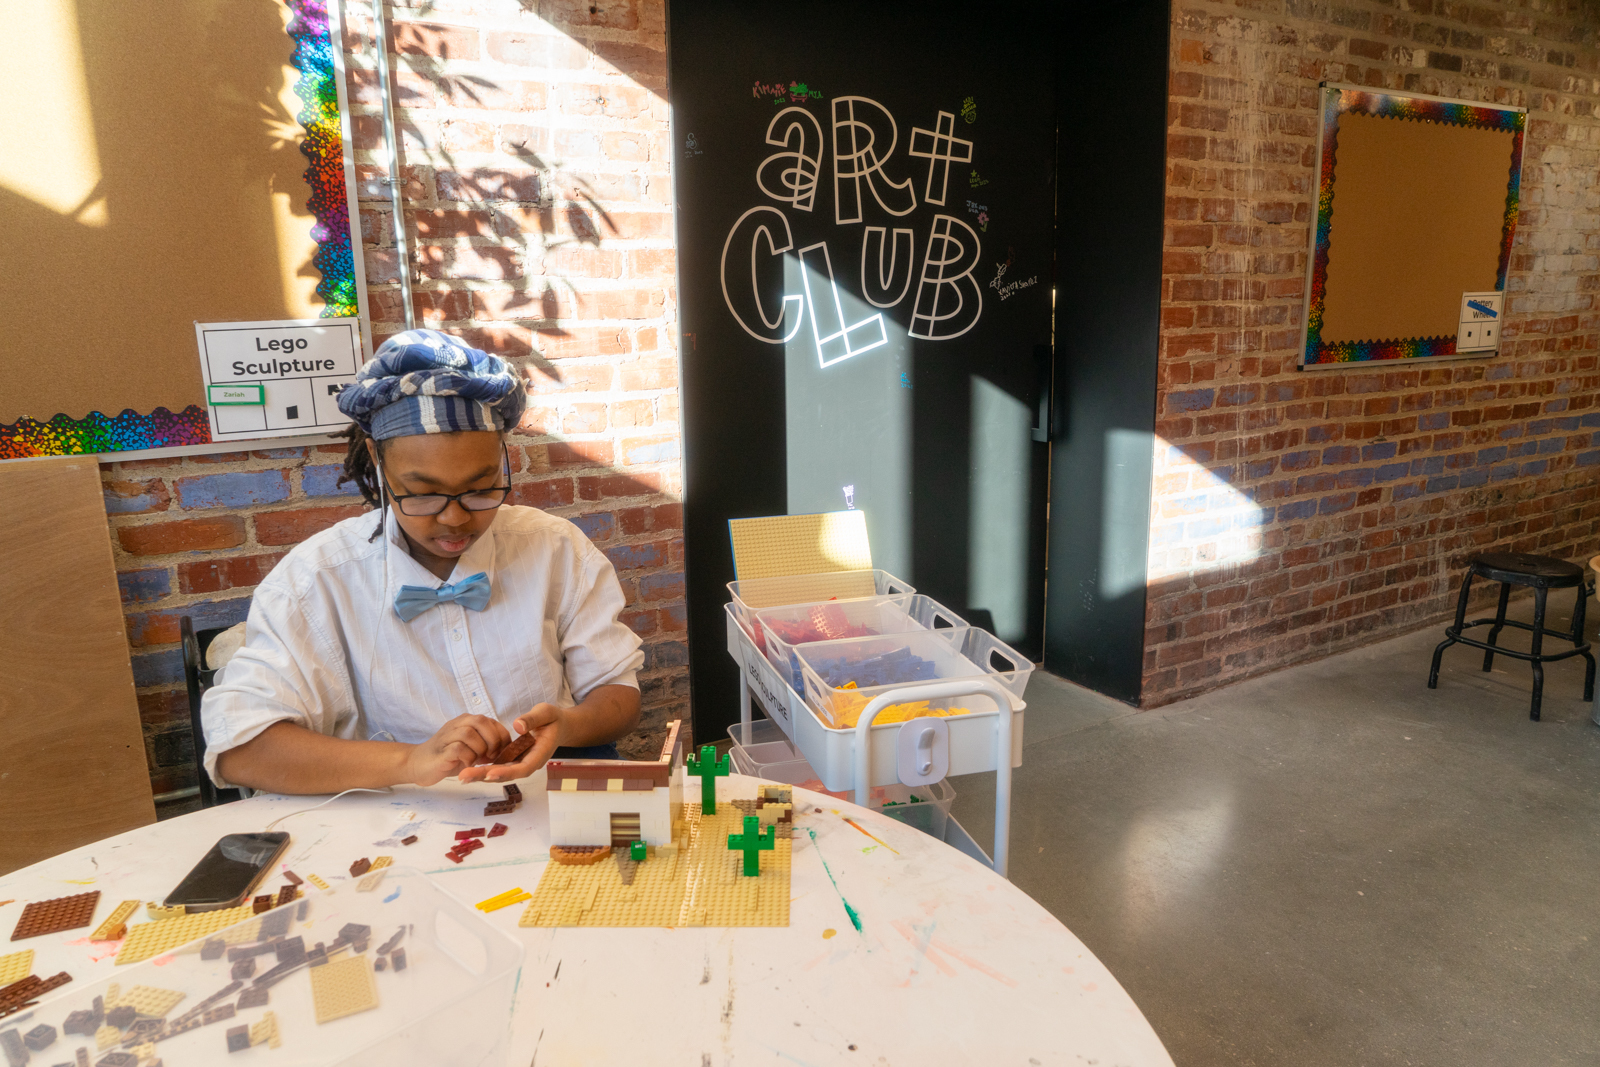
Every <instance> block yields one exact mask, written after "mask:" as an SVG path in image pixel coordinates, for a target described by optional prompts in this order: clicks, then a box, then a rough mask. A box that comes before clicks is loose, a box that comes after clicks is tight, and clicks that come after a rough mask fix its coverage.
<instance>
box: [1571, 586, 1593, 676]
mask: <svg viewBox="0 0 1600 1067" xmlns="http://www.w3.org/2000/svg"><path fill="white" fill-rule="evenodd" d="M1588 608H1589V590H1588V588H1587V587H1586V586H1583V585H1580V586H1578V604H1577V606H1576V607H1575V608H1573V610H1572V643H1573V644H1575V645H1581V644H1583V643H1584V641H1583V624H1584V621H1585V615H1586V614H1587V613H1588ZM1583 660H1584V671H1583V699H1585V700H1593V699H1594V656H1593V655H1591V654H1590V653H1588V652H1585V653H1584V654H1583Z"/></svg>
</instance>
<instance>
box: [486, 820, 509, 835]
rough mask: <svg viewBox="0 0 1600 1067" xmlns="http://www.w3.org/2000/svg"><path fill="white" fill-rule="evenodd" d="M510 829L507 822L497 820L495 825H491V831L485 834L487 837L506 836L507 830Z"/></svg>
mask: <svg viewBox="0 0 1600 1067" xmlns="http://www.w3.org/2000/svg"><path fill="white" fill-rule="evenodd" d="M509 829H510V827H508V826H507V825H506V824H505V823H503V822H497V823H495V824H494V825H493V826H491V827H489V832H488V833H487V834H484V836H485V837H504V836H505V833H506V831H507V830H509Z"/></svg>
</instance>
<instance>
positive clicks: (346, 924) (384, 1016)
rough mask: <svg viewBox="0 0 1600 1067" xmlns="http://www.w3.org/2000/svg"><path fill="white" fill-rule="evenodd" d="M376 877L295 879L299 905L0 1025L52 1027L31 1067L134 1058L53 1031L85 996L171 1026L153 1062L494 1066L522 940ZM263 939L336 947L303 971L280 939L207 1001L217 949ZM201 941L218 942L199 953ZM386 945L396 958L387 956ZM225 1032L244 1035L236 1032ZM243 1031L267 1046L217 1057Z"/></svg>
mask: <svg viewBox="0 0 1600 1067" xmlns="http://www.w3.org/2000/svg"><path fill="white" fill-rule="evenodd" d="M374 873H377V872H374ZM382 873H383V878H382V879H381V881H379V882H378V884H377V886H376V887H375V888H373V889H371V890H369V891H366V892H362V891H359V890H358V889H357V888H356V885H357V884H359V880H358V882H355V883H346V884H343V885H340V886H337V887H336V888H334V889H332V890H328V891H320V892H319V891H318V890H316V889H314V888H313V887H312V886H311V885H309V884H307V885H305V886H303V887H302V888H303V889H304V891H305V894H306V895H305V897H304V898H303V899H301V900H299V901H296V902H294V903H292V904H286V905H284V906H283V907H281V908H274V909H272V910H271V911H268V912H265V913H263V914H261V915H256V916H253V917H252V918H249V919H246V920H244V921H243V922H241V923H237V924H235V925H234V926H230V927H226V928H224V929H222V930H218V931H215V932H213V933H210V934H207V935H205V936H204V937H201V938H199V939H197V940H195V941H192V942H190V943H189V944H187V945H182V946H175V947H173V948H171V949H168V950H166V951H164V952H162V953H160V954H158V955H156V956H155V957H153V958H151V959H148V960H145V961H144V962H142V963H136V964H131V965H124V966H121V967H117V968H116V969H115V970H114V971H113V972H112V973H111V974H110V975H109V976H108V977H106V978H105V979H103V980H101V981H98V982H92V983H82V984H80V983H77V982H74V983H72V984H71V985H69V986H67V987H65V988H64V989H63V990H62V992H61V993H60V994H59V995H57V996H54V997H50V998H48V999H46V1000H44V1001H43V1002H41V1003H40V1004H39V1005H38V1006H37V1007H35V1008H33V1009H31V1010H30V1011H28V1012H26V1013H24V1014H22V1015H18V1016H13V1017H12V1018H10V1019H6V1020H4V1022H0V1029H5V1028H10V1027H13V1026H14V1027H17V1028H18V1029H20V1030H21V1031H22V1033H24V1034H26V1033H28V1032H29V1031H31V1030H33V1029H35V1028H36V1027H38V1026H40V1025H41V1024H44V1025H46V1026H49V1027H53V1028H54V1031H55V1037H54V1038H53V1040H52V1041H51V1042H50V1043H49V1044H48V1045H46V1046H45V1047H44V1048H42V1049H39V1050H37V1051H35V1052H34V1053H33V1057H34V1060H35V1062H38V1063H45V1064H49V1063H60V1062H63V1061H65V1062H69V1063H70V1062H72V1061H73V1060H74V1058H75V1055H76V1053H77V1050H78V1049H79V1048H84V1049H87V1051H88V1054H89V1056H90V1058H91V1060H92V1061H93V1062H95V1063H102V1062H105V1060H106V1058H107V1057H109V1056H110V1055H111V1054H112V1051H113V1050H116V1051H118V1052H127V1053H128V1055H129V1056H130V1057H131V1056H133V1055H135V1054H134V1053H132V1051H131V1049H130V1048H125V1047H124V1045H125V1040H126V1038H125V1037H124V1038H121V1039H118V1040H117V1041H116V1043H115V1044H114V1045H112V1044H106V1045H102V1044H100V1043H99V1041H97V1037H107V1038H109V1037H110V1036H111V1035H109V1034H107V1033H106V1032H105V1031H101V1032H100V1034H95V1033H94V1032H93V1031H92V1030H91V1033H90V1034H87V1035H86V1034H83V1033H77V1032H75V1033H66V1032H64V1031H65V1028H66V1026H67V1025H73V1028H74V1030H81V1029H82V1028H83V1027H84V1016H83V1015H80V1016H78V1017H77V1019H76V1020H75V1022H74V1023H72V1024H69V1021H68V1017H69V1016H70V1015H72V1013H73V1012H80V1011H81V1012H85V1013H87V1014H89V1015H90V1016H92V1014H93V1004H94V1001H95V998H97V997H98V998H100V999H101V1004H102V1007H103V1008H105V1007H111V1006H114V1004H115V1003H134V1004H135V1005H136V1010H137V1011H138V1012H139V1015H140V1018H145V1017H147V1016H148V1015H149V1014H151V1013H154V1012H159V1013H160V1014H159V1018H162V1019H165V1021H166V1026H167V1028H168V1029H169V1030H170V1029H174V1027H173V1024H174V1023H179V1032H178V1033H176V1034H173V1035H171V1036H167V1037H164V1038H162V1039H161V1040H160V1042H159V1043H158V1044H156V1045H155V1046H154V1049H155V1056H156V1057H157V1058H159V1059H160V1060H161V1062H162V1064H163V1065H164V1067H191V1065H193V1067H213V1065H215V1064H221V1063H233V1062H234V1061H235V1060H236V1059H237V1060H238V1061H239V1062H241V1063H243V1062H246V1061H249V1062H256V1061H259V1062H261V1063H263V1064H268V1063H270V1064H271V1065H272V1067H357V1065H360V1067H373V1065H377V1064H382V1065H383V1067H395V1065H413V1064H414V1065H416V1067H437V1065H438V1064H442V1063H448V1064H451V1065H452V1067H468V1065H470V1067H490V1065H493V1067H501V1065H502V1064H504V1063H505V1055H506V1044H507V1039H508V1036H509V1027H510V1019H511V1007H512V998H513V994H514V993H515V990H516V982H517V975H518V972H519V970H520V968H521V966H522V955H523V948H522V944H521V943H520V942H519V941H517V940H516V939H514V938H512V937H510V936H508V935H506V934H505V933H502V932H501V931H500V930H498V929H496V928H495V927H494V926H492V925H490V924H489V923H488V922H487V921H485V919H484V917H483V915H482V914H481V913H480V912H478V911H476V910H474V909H473V908H472V907H471V906H470V905H468V904H465V903H462V902H461V901H459V900H457V899H455V898H454V897H452V896H450V895H449V894H448V893H446V892H445V891H444V890H442V889H440V888H439V887H438V886H437V885H435V884H434V883H433V881H432V880H430V879H429V878H428V877H427V876H426V875H424V874H422V873H421V872H420V871H417V870H414V869H412V868H409V867H389V868H383V869H382ZM137 928H138V927H137V925H136V926H134V927H133V929H137ZM402 931H403V932H402ZM397 933H399V937H398V938H396V934H397ZM273 938H277V939H279V940H278V942H277V943H278V944H279V945H282V944H284V942H285V941H288V942H293V941H294V940H295V939H297V938H298V939H299V946H298V947H299V949H301V950H305V951H312V952H313V954H314V950H315V946H316V945H317V944H318V943H319V942H320V943H321V944H322V945H323V946H324V948H325V949H328V950H331V949H333V948H334V946H335V945H336V943H337V944H338V946H339V949H338V952H337V953H336V954H335V953H334V952H332V951H329V952H328V955H329V956H331V957H332V959H331V961H330V962H327V963H323V964H321V965H319V966H316V967H312V966H310V965H309V963H308V962H307V963H301V964H299V965H296V964H295V960H296V959H297V958H298V957H299V955H300V953H299V952H296V951H291V950H290V948H288V947H286V948H283V949H282V950H277V949H269V950H267V951H263V952H261V953H259V954H257V955H254V956H252V957H251V958H253V959H254V960H255V970H254V973H253V974H252V975H251V976H250V977H248V978H245V979H243V980H242V981H241V982H240V983H239V985H238V986H236V987H235V988H233V989H232V990H231V991H229V992H227V993H226V994H225V995H223V996H220V997H217V996H216V994H218V993H219V992H222V991H223V990H226V989H228V987H229V986H230V985H231V984H232V983H233V982H234V979H233V977H232V974H231V971H232V968H233V966H234V962H235V961H233V960H230V959H229V956H230V954H232V955H235V956H243V954H244V953H246V952H249V951H250V950H251V949H252V948H259V947H261V946H263V945H270V944H271V943H272V939H273ZM391 939H394V940H393V941H391ZM207 942H221V943H222V945H223V946H226V947H225V949H222V950H216V949H213V950H207V951H202V950H203V947H204V946H205V944H206V943H207ZM386 947H387V951H384V952H383V953H382V954H381V955H380V949H385V948H386ZM396 952H403V953H404V955H403V957H400V959H396V957H395V953H396ZM208 956H210V957H212V958H210V959H208V958H206V957H208ZM380 959H381V960H382V961H383V963H382V970H379V969H378V961H379V960H380ZM354 961H359V962H354ZM402 961H403V965H401V966H397V964H401V963H402ZM279 967H282V968H284V970H283V972H282V977H280V978H278V979H277V980H276V981H269V982H268V983H266V984H265V988H266V997H265V1001H264V1002H261V1003H254V1004H252V1006H249V1007H244V1008H239V1007H237V1002H238V1000H239V998H240V995H241V994H243V993H247V992H248V991H249V990H250V989H251V987H252V986H253V985H254V984H256V982H257V980H258V979H263V978H267V977H268V976H269V974H270V973H271V972H272V971H273V969H274V968H279ZM113 986H115V987H116V988H115V989H113V988H112V987H113ZM208 999H210V1001H211V1002H210V1003H209V1004H207V1003H206V1001H207V1000H208ZM249 999H250V998H248V997H247V1002H248V1000H249ZM196 1009H199V1010H196ZM268 1013H270V1014H271V1016H272V1018H271V1019H270V1020H268V1019H267V1018H266V1016H267V1014H268ZM186 1015H187V1016H190V1021H191V1022H192V1023H193V1026H192V1028H190V1029H181V1027H182V1026H186V1025H188V1023H186V1022H183V1021H182V1020H183V1019H184V1017H185V1016H186ZM319 1015H320V1016H321V1020H322V1021H319ZM208 1019H209V1021H207V1020H208ZM93 1025H94V1026H104V1025H106V1023H105V1022H104V1020H103V1019H102V1020H100V1021H99V1022H95V1023H94V1024H93ZM138 1025H139V1023H138V1022H137V1021H135V1022H132V1023H129V1027H130V1028H131V1027H132V1026H138ZM146 1025H147V1026H148V1025H150V1024H146ZM239 1027H245V1028H246V1032H245V1034H243V1035H241V1034H238V1033H237V1028H239ZM251 1028H254V1030H255V1036H256V1037H257V1038H258V1039H259V1040H258V1041H257V1042H255V1043H259V1044H262V1045H266V1046H268V1047H263V1048H260V1049H259V1050H256V1049H250V1050H248V1051H247V1052H246V1054H244V1055H242V1056H235V1055H230V1051H231V1050H230V1047H229V1041H230V1035H229V1031H230V1030H235V1031H236V1033H235V1035H234V1041H235V1042H238V1041H239V1040H240V1039H241V1038H243V1039H244V1040H245V1041H248V1040H249V1032H250V1029H251ZM273 1029H275V1030H276V1035H275V1036H271V1031H272V1030H273ZM128 1033H130V1031H129V1030H124V1034H125V1035H126V1034H128ZM134 1033H136V1032H134ZM274 1041H276V1043H277V1046H276V1047H272V1043H273V1042H274ZM269 1049H270V1051H269ZM263 1056H264V1057H266V1058H265V1059H262V1058H261V1057H263ZM124 1058H127V1057H124ZM80 1062H81V1061H80ZM116 1062H121V1061H120V1060H119V1061H116ZM139 1062H144V1060H143V1059H140V1061H139Z"/></svg>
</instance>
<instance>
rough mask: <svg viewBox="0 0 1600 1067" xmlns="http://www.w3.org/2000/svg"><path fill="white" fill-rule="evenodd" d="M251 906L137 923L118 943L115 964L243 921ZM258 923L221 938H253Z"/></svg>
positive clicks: (130, 961)
mask: <svg viewBox="0 0 1600 1067" xmlns="http://www.w3.org/2000/svg"><path fill="white" fill-rule="evenodd" d="M254 913H255V912H254V909H253V908H251V906H250V905H249V904H241V905H240V906H239V907H237V908H222V909H220V910H218V911H198V912H195V913H194V914H193V915H184V916H182V917H181V918H177V919H162V920H161V921H160V922H153V923H141V924H139V925H138V926H135V927H133V928H132V929H130V930H129V931H128V936H127V938H126V939H125V940H124V941H123V942H122V948H121V949H119V950H118V952H117V965H118V966H119V967H120V966H121V965H123V964H125V963H138V962H140V961H141V960H147V959H149V958H150V957H151V956H157V955H160V954H161V953H163V952H166V951H167V950H168V949H173V948H177V947H178V946H179V945H184V944H187V943H189V942H190V941H193V940H195V939H196V938H200V937H205V936H207V935H208V934H214V933H216V932H217V931H218V930H221V929H223V928H224V927H227V926H232V925H233V924H234V923H240V922H243V921H244V920H245V919H248V918H250V917H251V916H252V915H253V914H254ZM257 925H258V924H253V923H252V924H247V925H246V926H243V927H241V928H240V929H239V930H237V931H234V932H233V933H231V934H230V935H228V936H226V937H224V938H223V940H224V941H229V942H236V941H242V940H245V939H246V938H250V937H254V936H255V930H254V929H253V928H252V927H255V926H257Z"/></svg>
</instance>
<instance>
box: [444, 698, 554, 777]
mask: <svg viewBox="0 0 1600 1067" xmlns="http://www.w3.org/2000/svg"><path fill="white" fill-rule="evenodd" d="M561 715H562V710H561V709H560V708H558V707H556V706H555V705H554V704H543V703H540V704H535V705H534V706H533V707H532V709H530V710H529V711H528V712H526V713H525V714H523V715H520V716H518V717H517V719H516V721H515V722H514V723H513V724H512V725H513V726H515V727H516V729H517V732H518V737H517V740H518V741H521V740H522V739H523V738H524V737H530V736H531V737H532V738H533V744H532V746H531V747H529V748H528V750H527V751H526V752H524V753H523V754H522V755H521V756H520V757H518V758H517V759H515V760H514V761H512V762H510V763H495V762H492V761H493V760H495V759H496V758H498V756H499V753H500V749H499V748H497V749H495V751H493V752H491V753H490V754H489V755H488V756H487V757H486V758H485V759H484V760H483V761H482V762H481V763H480V764H479V765H478V766H469V767H464V768H462V769H461V770H460V772H459V773H458V774H457V778H458V779H459V780H460V781H462V782H478V781H483V782H509V781H512V780H514V779H517V778H526V777H527V776H528V775H530V774H532V773H533V772H534V771H537V770H538V769H539V768H540V767H543V766H544V765H545V763H546V762H547V761H548V760H549V759H550V757H551V755H553V754H554V753H555V750H556V746H558V745H559V744H560V743H561ZM495 725H496V726H499V723H496V724H495ZM504 730H505V728H504V727H501V731H502V733H503V732H504ZM507 740H508V741H509V740H510V735H509V734H508V735H507ZM511 743H513V744H515V743H516V742H511ZM419 784H430V783H419Z"/></svg>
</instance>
